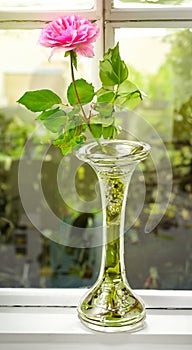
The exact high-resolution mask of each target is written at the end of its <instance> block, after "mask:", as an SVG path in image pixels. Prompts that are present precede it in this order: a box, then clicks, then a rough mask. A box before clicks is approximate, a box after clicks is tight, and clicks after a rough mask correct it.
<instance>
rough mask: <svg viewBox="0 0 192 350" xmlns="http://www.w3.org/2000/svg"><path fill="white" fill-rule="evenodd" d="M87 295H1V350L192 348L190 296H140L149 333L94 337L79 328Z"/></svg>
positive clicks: (38, 292) (48, 292)
mask: <svg viewBox="0 0 192 350" xmlns="http://www.w3.org/2000/svg"><path fill="white" fill-rule="evenodd" d="M84 293H85V290H82V289H63V290H49V289H48V290H30V289H29V290H17V289H16V290H14V289H4V290H3V289H1V290H0V302H1V305H2V306H1V308H0V350H24V349H25V350H32V349H35V350H40V349H41V350H44V349H46V350H50V349H53V350H58V349H67V350H68V349H72V350H76V349H78V350H81V349H91V350H95V349H98V348H100V349H106V350H108V349H110V348H112V349H119V350H124V349H129V350H137V349H138V350H140V349H142V350H145V349H153V350H154V349H155V350H160V349H163V348H166V350H172V349H174V350H177V349H181V350H185V349H186V350H189V349H191V348H192V292H191V291H177V292H172V291H137V294H139V295H140V296H142V298H143V299H144V302H145V304H146V307H147V318H146V325H145V328H143V329H142V330H140V331H138V332H135V333H128V332H122V333H114V334H111V333H110V334H106V333H100V332H94V331H91V330H89V329H87V328H86V327H84V326H83V325H82V324H81V322H80V320H79V319H78V317H77V312H76V305H77V303H78V301H79V299H80V297H81V296H82V295H83V294H84ZM13 305H17V306H13ZM18 305H23V306H22V307H18ZM24 305H25V306H24ZM40 305H42V306H40ZM51 305H52V306H51Z"/></svg>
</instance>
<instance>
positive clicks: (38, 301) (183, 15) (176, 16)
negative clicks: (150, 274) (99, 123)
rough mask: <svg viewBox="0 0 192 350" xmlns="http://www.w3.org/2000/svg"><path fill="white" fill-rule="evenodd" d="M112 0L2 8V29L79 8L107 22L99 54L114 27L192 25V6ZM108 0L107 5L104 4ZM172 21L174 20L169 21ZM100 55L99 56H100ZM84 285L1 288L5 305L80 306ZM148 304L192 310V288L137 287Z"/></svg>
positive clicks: (29, 25) (30, 25)
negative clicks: (84, 5) (127, 5)
mask: <svg viewBox="0 0 192 350" xmlns="http://www.w3.org/2000/svg"><path fill="white" fill-rule="evenodd" d="M111 3H112V1H111V0H103V3H102V1H99V0H98V1H97V4H98V6H96V8H94V9H91V10H88V11H79V10H78V11H60V10H59V9H58V10H55V11H52V10H50V11H46V12H45V11H43V10H32V11H30V10H29V11H27V10H26V9H8V8H6V9H3V10H1V9H0V29H37V28H42V27H43V26H44V25H45V24H46V23H47V22H49V21H51V20H53V19H55V18H57V17H58V16H60V15H61V14H65V15H66V14H71V13H75V12H77V13H78V14H81V15H82V16H86V17H87V18H89V19H97V21H98V23H99V25H100V27H101V28H103V25H104V24H105V26H104V31H101V33H102V32H104V33H105V38H106V39H105V45H103V37H102V38H101V40H100V44H99V45H100V48H99V50H98V51H99V55H101V54H102V52H103V46H105V49H107V48H108V47H111V46H112V45H113V43H114V39H113V37H114V35H113V34H114V28H117V27H120V26H122V24H123V26H126V27H138V26H139V27H147V26H154V27H158V26H162V25H164V24H165V25H166V26H170V27H175V26H176V27H177V26H178V27H188V26H190V27H192V8H191V9H189V8H179V7H178V8H177V9H176V8H174V9H171V8H168V9H167V8H166V9H159V10H158V11H157V10H155V9H150V10H149V9H147V10H146V9H144V8H143V9H138V8H135V9H134V8H132V9H127V10H124V9H123V10H122V9H111ZM103 4H104V7H103ZM169 21H170V22H169ZM96 58H97V57H96ZM82 293H84V289H81V290H80V289H75V290H73V289H70V290H66V289H18V288H13V289H12V288H1V289H0V305H1V306H3V305H4V306H18V305H20V306H22V305H23V306H26V305H27V306H30V305H31V306H63V305H64V306H66V307H73V306H77V303H78V300H79V297H80V296H81V295H82ZM137 293H138V294H139V295H141V297H143V299H144V301H145V302H146V305H147V307H148V308H152V309H153V308H157V309H158V308H162V309H164V308H165V309H166V308H171V309H189V310H192V291H165V290H163V291H158V290H155V291H149V290H139V291H137Z"/></svg>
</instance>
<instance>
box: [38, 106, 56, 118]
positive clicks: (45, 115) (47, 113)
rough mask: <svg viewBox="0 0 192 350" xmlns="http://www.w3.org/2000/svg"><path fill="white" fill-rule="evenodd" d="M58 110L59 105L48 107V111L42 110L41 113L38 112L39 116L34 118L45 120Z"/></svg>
mask: <svg viewBox="0 0 192 350" xmlns="http://www.w3.org/2000/svg"><path fill="white" fill-rule="evenodd" d="M59 110H60V108H59V107H57V108H54V109H49V110H48V111H44V112H42V113H41V114H39V116H38V117H37V118H36V120H41V121H43V120H45V119H47V118H48V117H49V116H51V115H52V114H55V113H56V112H58V111H59Z"/></svg>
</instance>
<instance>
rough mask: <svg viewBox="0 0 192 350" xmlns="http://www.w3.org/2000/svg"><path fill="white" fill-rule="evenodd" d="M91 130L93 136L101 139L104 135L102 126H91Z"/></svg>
mask: <svg viewBox="0 0 192 350" xmlns="http://www.w3.org/2000/svg"><path fill="white" fill-rule="evenodd" d="M90 129H91V132H92V135H93V136H94V137H95V138H96V139H99V138H100V137H101V135H102V125H101V124H90Z"/></svg>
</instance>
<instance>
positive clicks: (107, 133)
mask: <svg viewBox="0 0 192 350" xmlns="http://www.w3.org/2000/svg"><path fill="white" fill-rule="evenodd" d="M116 130H117V129H116V127H115V126H114V125H110V126H107V127H103V128H102V135H103V137H104V139H113V138H115V137H116V135H117V132H116Z"/></svg>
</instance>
